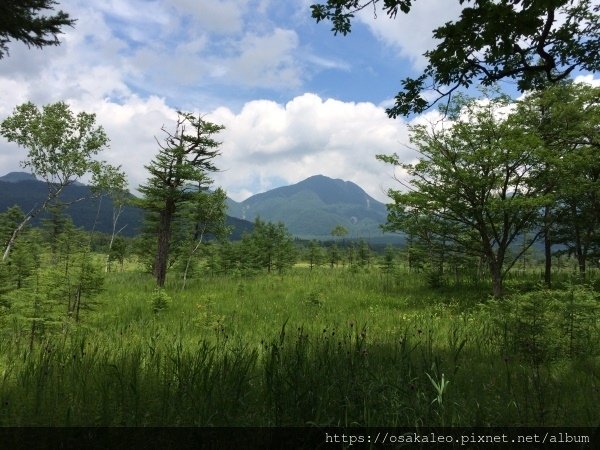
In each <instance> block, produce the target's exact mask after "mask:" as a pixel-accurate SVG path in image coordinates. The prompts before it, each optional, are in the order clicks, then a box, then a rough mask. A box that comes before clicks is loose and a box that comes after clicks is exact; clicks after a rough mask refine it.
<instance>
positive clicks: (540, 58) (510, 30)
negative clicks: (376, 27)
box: [311, 0, 600, 117]
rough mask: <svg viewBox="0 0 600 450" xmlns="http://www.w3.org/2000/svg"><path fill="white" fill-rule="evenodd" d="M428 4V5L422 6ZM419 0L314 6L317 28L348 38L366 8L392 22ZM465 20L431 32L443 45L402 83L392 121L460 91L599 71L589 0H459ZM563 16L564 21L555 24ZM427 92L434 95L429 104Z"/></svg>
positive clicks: (596, 26)
mask: <svg viewBox="0 0 600 450" xmlns="http://www.w3.org/2000/svg"><path fill="white" fill-rule="evenodd" d="M423 1H424V0H423ZM415 2H416V0H382V1H380V0H362V1H361V0H327V2H326V3H320V4H314V5H312V6H311V8H312V16H313V18H315V19H316V21H317V22H320V21H323V20H329V21H331V23H332V25H333V28H332V31H333V32H334V33H335V34H337V33H341V34H343V35H346V34H347V33H349V32H350V31H351V22H352V19H353V18H354V15H355V14H356V13H357V12H358V11H360V10H362V9H365V8H367V7H369V8H373V9H374V11H375V13H376V12H377V8H378V5H381V4H382V3H383V6H382V8H383V10H384V11H385V12H386V13H387V15H388V16H389V17H390V18H395V17H396V16H397V14H398V12H399V11H401V12H403V13H405V14H408V13H409V12H410V10H411V8H412V6H413V3H415ZM459 2H460V4H461V5H462V4H464V3H467V4H469V6H465V7H464V8H463V10H462V13H461V15H460V18H459V19H458V20H457V21H455V22H447V23H446V24H444V25H443V26H441V27H439V28H437V29H435V30H433V37H434V38H436V39H438V40H440V41H441V42H440V43H439V45H438V46H437V47H436V48H434V49H433V50H430V51H427V52H426V53H425V55H424V56H425V57H426V58H427V60H428V64H427V66H426V68H425V69H424V71H423V73H422V74H421V75H419V76H418V77H417V78H406V79H405V80H403V81H402V89H403V90H402V91H401V92H399V93H398V94H397V95H396V98H395V105H394V106H393V107H391V108H389V109H388V110H387V113H388V115H389V116H390V117H397V116H398V115H408V114H410V113H412V112H414V113H420V112H423V111H425V110H426V109H428V108H430V107H431V106H432V105H434V104H435V103H436V102H438V101H439V100H440V99H443V98H448V100H450V97H451V95H452V93H453V92H455V91H456V90H457V89H458V88H466V87H469V86H470V85H471V84H473V82H474V81H479V82H480V83H481V84H483V85H484V86H489V85H492V84H493V83H495V82H497V81H499V80H503V79H514V80H517V85H518V88H519V89H520V90H521V91H525V90H530V89H532V88H534V87H536V86H539V84H540V83H541V82H543V80H547V81H549V82H556V81H559V80H563V79H566V78H567V77H568V76H569V74H571V73H572V72H573V70H574V69H579V70H585V71H591V72H595V71H597V70H599V69H600V16H599V14H598V13H599V11H600V5H593V3H592V2H591V1H590V0H459ZM559 17H560V20H558V19H559ZM424 91H430V93H432V94H434V97H435V98H434V100H433V101H429V100H427V99H428V98H430V97H428V96H427V95H424Z"/></svg>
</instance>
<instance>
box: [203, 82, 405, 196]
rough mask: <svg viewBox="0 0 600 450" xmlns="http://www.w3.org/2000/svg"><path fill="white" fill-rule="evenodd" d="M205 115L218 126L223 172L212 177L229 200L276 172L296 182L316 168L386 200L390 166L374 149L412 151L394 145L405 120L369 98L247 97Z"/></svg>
mask: <svg viewBox="0 0 600 450" xmlns="http://www.w3.org/2000/svg"><path fill="white" fill-rule="evenodd" d="M208 117H209V119H210V120H212V121H214V122H216V123H221V124H223V125H225V126H226V130H225V131H223V132H222V135H221V139H222V141H223V146H222V156H221V157H220V160H219V167H220V168H222V169H223V172H221V173H219V174H217V175H216V179H217V182H218V183H220V184H221V185H223V186H225V187H226V188H227V190H228V191H229V192H230V195H232V196H233V197H234V198H235V199H236V200H242V199H244V198H245V197H247V196H248V195H249V194H250V193H257V192H259V191H260V190H265V189H270V188H273V187H276V185H277V184H281V180H284V181H285V182H286V183H296V182H298V181H301V180H303V179H305V178H307V177H309V176H311V175H316V174H323V175H326V176H329V177H332V178H342V179H346V180H350V181H354V182H356V183H357V184H359V185H360V186H361V187H363V189H365V190H366V191H367V192H368V193H369V194H370V195H372V196H374V197H375V198H377V199H379V200H381V201H386V196H385V194H384V190H386V189H387V188H388V187H390V186H391V185H393V183H394V182H393V180H392V173H393V169H392V168H391V167H389V168H388V167H385V165H384V164H383V163H381V162H379V161H377V160H376V159H375V155H376V154H381V153H384V154H385V153H393V152H397V153H399V154H402V155H405V156H406V158H411V159H412V158H413V156H412V155H411V156H409V154H410V153H411V152H410V151H409V150H408V149H407V148H406V147H405V146H404V145H402V144H403V143H404V144H405V143H407V142H408V137H407V127H406V124H405V122H403V121H402V120H391V119H389V118H388V117H387V116H386V114H385V111H384V110H383V109H382V108H379V107H377V106H375V105H373V104H372V103H353V102H341V101H338V100H333V99H327V100H323V99H321V98H320V97H318V96H317V95H314V94H309V93H307V94H304V95H301V96H298V97H295V98H294V99H292V100H291V101H289V102H288V103H287V104H286V105H280V104H277V103H275V102H272V101H265V100H261V101H252V102H249V103H247V104H246V105H245V106H244V108H243V109H242V110H241V111H240V112H239V113H238V114H236V113H234V112H232V111H231V110H229V109H227V108H219V109H217V110H215V111H213V112H212V113H210V114H209V116H208ZM405 152H406V153H405ZM386 174H388V175H386ZM236 194H237V195H236Z"/></svg>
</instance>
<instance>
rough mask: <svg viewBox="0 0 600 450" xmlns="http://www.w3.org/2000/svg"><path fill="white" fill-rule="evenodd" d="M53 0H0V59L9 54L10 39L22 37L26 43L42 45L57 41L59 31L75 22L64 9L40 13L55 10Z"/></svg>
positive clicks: (36, 45) (54, 43)
mask: <svg viewBox="0 0 600 450" xmlns="http://www.w3.org/2000/svg"><path fill="white" fill-rule="evenodd" d="M57 4H58V3H57V2H56V1H54V0H2V2H1V3H0V59H2V58H4V56H6V55H8V46H7V44H8V43H9V42H10V41H11V40H16V41H21V42H23V43H24V44H25V45H27V47H29V48H31V47H38V48H42V47H45V46H47V45H59V44H60V42H59V40H58V35H59V34H61V33H62V28H63V27H66V26H69V27H72V26H73V25H74V24H75V20H74V19H71V18H69V15H68V14H67V13H65V12H64V11H58V12H57V13H56V14H53V15H48V14H41V12H42V11H43V10H50V11H53V10H54V5H57Z"/></svg>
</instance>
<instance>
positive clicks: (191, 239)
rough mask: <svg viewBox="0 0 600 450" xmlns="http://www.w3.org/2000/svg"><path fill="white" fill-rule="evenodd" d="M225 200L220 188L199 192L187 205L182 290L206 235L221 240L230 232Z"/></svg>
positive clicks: (225, 197)
mask: <svg viewBox="0 0 600 450" xmlns="http://www.w3.org/2000/svg"><path fill="white" fill-rule="evenodd" d="M226 200H227V194H226V193H225V191H224V190H223V189H221V188H218V189H217V190H215V191H214V192H209V191H208V190H201V191H200V192H198V193H197V195H196V196H195V197H194V198H193V201H192V202H190V203H189V204H188V205H187V211H186V212H185V213H184V214H185V216H186V218H187V224H188V232H187V234H188V237H187V239H186V241H187V246H186V253H187V255H186V256H187V258H186V262H185V269H184V271H183V284H182V289H185V284H186V280H187V276H188V272H189V270H190V266H191V264H192V259H193V258H194V256H195V255H196V253H197V252H198V249H199V248H200V246H201V245H202V244H203V243H204V240H205V238H206V237H207V235H212V236H213V237H216V238H218V239H223V238H225V237H226V236H227V235H228V234H229V233H230V231H231V230H230V228H229V227H228V226H227V213H226V211H227V205H226V203H225V202H226Z"/></svg>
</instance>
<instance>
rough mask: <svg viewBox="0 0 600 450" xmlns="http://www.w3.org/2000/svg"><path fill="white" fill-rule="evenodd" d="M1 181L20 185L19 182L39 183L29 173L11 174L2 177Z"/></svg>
mask: <svg viewBox="0 0 600 450" xmlns="http://www.w3.org/2000/svg"><path fill="white" fill-rule="evenodd" d="M0 181H4V182H6V183H18V182H19V181H38V179H37V178H36V177H35V175H34V174H32V173H27V172H9V173H7V174H6V175H4V176H1V177H0Z"/></svg>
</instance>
